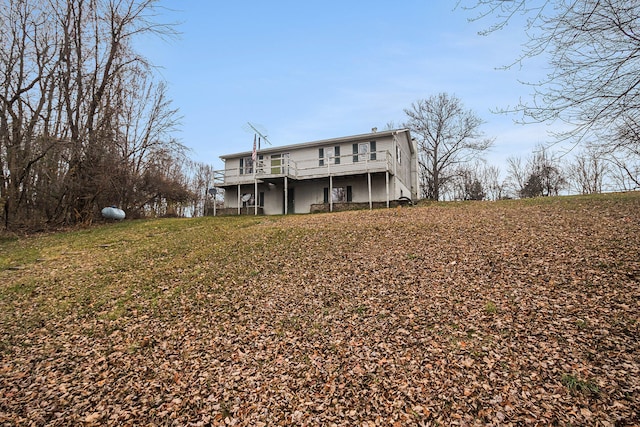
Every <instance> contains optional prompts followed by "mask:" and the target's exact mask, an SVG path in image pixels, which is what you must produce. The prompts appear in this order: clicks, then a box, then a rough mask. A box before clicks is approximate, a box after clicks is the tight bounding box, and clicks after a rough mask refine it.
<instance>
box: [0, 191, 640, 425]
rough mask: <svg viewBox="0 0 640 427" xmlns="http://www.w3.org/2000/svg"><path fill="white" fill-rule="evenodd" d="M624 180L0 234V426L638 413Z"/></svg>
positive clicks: (562, 420)
mask: <svg viewBox="0 0 640 427" xmlns="http://www.w3.org/2000/svg"><path fill="white" fill-rule="evenodd" d="M639 313H640V193H626V194H616V195H606V196H594V197H570V198H553V199H544V200H535V201H504V202H496V203H489V202H487V203H484V202H481V203H452V204H432V205H427V206H423V207H413V208H401V209H390V210H375V211H360V212H344V213H337V214H318V215H304V216H288V217H243V218H199V219H190V220H179V219H172V220H154V221H139V222H125V223H120V224H109V225H106V226H102V227H98V228H94V229H91V230H84V231H75V232H68V233H59V234H53V235H43V236H37V237H27V238H19V239H16V238H14V239H9V238H4V239H3V240H0V425H24V426H27V425H37V426H40V425H132V426H133V425H158V426H160V425H214V426H215V425H220V426H222V425H238V426H275V425H298V426H304V425H308V426H315V425H323V426H331V425H337V426H405V425H424V426H430V425H467V426H473V425H505V426H508V425H560V426H569V425H591V426H597V425H601V426H624V425H629V426H631V425H637V424H640V394H639V393H640V348H639V336H640V331H639V329H640V327H639V324H638V321H639V319H638V317H639Z"/></svg>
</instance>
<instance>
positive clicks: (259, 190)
mask: <svg viewBox="0 0 640 427" xmlns="http://www.w3.org/2000/svg"><path fill="white" fill-rule="evenodd" d="M220 158H221V159H222V160H223V161H224V163H225V168H224V171H220V173H219V174H218V178H217V179H216V181H215V182H214V187H217V188H223V189H224V209H223V210H222V212H224V213H227V214H229V213H237V214H241V213H242V214H244V213H248V214H259V213H264V214H266V215H274V214H287V213H309V212H312V211H323V210H324V211H333V210H336V209H342V208H345V207H348V206H349V205H356V204H359V205H362V206H363V207H366V206H367V205H368V207H369V208H372V207H374V206H380V205H382V206H385V205H386V206H387V207H388V206H389V205H390V203H391V202H393V201H395V200H399V199H407V198H408V199H413V200H415V199H416V198H417V196H418V162H417V148H416V144H415V141H413V140H412V138H411V134H410V133H409V130H407V129H397V130H388V131H382V132H375V131H374V132H371V133H367V134H362V135H353V136H345V137H341V138H333V139H325V140H322V141H313V142H306V143H301V144H295V145H288V146H282V147H267V148H262V149H260V150H257V151H256V152H254V151H246V152H242V153H237V154H228V155H224V156H221V157H220Z"/></svg>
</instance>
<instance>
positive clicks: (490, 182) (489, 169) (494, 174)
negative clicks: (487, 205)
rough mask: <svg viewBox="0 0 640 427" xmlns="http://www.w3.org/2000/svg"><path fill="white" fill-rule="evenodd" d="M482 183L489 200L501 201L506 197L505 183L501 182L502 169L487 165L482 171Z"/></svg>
mask: <svg viewBox="0 0 640 427" xmlns="http://www.w3.org/2000/svg"><path fill="white" fill-rule="evenodd" d="M481 179H482V182H483V187H484V189H485V191H486V196H487V198H488V199H489V200H500V199H502V198H503V197H504V190H505V188H504V183H503V182H502V181H501V180H500V168H499V167H497V166H492V165H486V166H485V167H484V168H483V169H482V178H481Z"/></svg>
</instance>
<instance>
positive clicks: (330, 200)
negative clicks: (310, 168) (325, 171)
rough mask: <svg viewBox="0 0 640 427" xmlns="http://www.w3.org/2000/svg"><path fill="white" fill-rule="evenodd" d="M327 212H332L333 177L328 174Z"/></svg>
mask: <svg viewBox="0 0 640 427" xmlns="http://www.w3.org/2000/svg"><path fill="white" fill-rule="evenodd" d="M329 212H333V177H332V176H331V175H329Z"/></svg>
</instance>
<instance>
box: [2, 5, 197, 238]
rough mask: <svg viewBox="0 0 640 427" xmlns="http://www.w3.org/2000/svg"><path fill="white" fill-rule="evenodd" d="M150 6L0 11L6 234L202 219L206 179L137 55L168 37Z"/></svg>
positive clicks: (161, 88)
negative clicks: (150, 39)
mask: <svg viewBox="0 0 640 427" xmlns="http://www.w3.org/2000/svg"><path fill="white" fill-rule="evenodd" d="M156 3H157V2H156V0H146V1H134V0H126V1H115V0H113V1H94V0H78V1H73V2H70V1H63V0H52V1H38V0H32V1H28V2H26V1H16V0H3V1H2V2H1V6H0V33H1V34H3V37H2V39H0V69H1V70H2V73H1V74H0V173H1V174H0V211H1V214H0V215H1V219H2V222H3V225H4V227H5V228H6V229H19V228H23V227H28V228H30V229H33V228H38V227H43V226H57V225H69V224H77V223H86V222H91V221H92V220H93V219H94V218H96V217H97V215H98V213H99V211H100V209H101V208H102V207H104V206H111V205H117V206H119V207H122V208H123V209H125V210H126V211H127V213H128V215H129V216H134V217H135V216H142V215H145V216H160V215H171V214H181V213H184V211H185V210H187V209H190V210H191V211H193V210H197V209H202V207H201V205H202V203H201V202H202V199H203V198H204V197H206V183H205V184H203V185H201V184H202V181H205V182H206V179H207V177H206V175H207V174H208V173H210V168H209V167H207V166H205V165H202V164H197V163H194V162H191V161H189V160H188V159H187V157H186V153H187V148H186V147H185V146H184V145H183V144H181V143H180V142H179V141H178V140H176V139H175V138H174V136H173V135H172V132H173V131H174V130H175V128H176V126H177V125H178V123H179V119H180V118H179V116H178V114H177V110H176V109H175V108H174V107H172V105H171V100H170V99H168V98H167V87H166V85H165V83H164V82H163V81H161V80H159V79H157V78H156V76H155V75H154V73H153V69H152V67H151V64H149V63H148V62H147V61H146V60H145V58H144V57H143V56H141V55H140V54H139V53H138V52H136V51H135V49H134V41H135V40H136V39H137V38H139V37H141V36H143V35H155V36H158V37H171V36H172V35H174V30H173V27H172V26H171V25H167V24H161V23H158V22H155V20H154V18H155V14H156V11H157V4H156ZM4 35H6V36H4ZM200 193H201V194H200Z"/></svg>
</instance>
